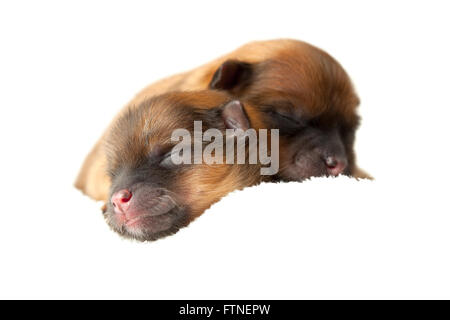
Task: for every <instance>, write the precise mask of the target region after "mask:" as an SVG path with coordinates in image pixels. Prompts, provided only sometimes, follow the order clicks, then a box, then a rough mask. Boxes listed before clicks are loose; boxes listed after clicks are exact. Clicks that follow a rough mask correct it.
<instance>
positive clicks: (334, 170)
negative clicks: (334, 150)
mask: <svg viewBox="0 0 450 320" xmlns="http://www.w3.org/2000/svg"><path fill="white" fill-rule="evenodd" d="M324 161H325V165H326V166H327V171H328V174H330V175H332V176H338V175H340V174H341V173H342V172H344V170H345V168H346V167H347V161H346V160H344V159H338V158H337V157H334V156H328V157H326V158H325V159H324Z"/></svg>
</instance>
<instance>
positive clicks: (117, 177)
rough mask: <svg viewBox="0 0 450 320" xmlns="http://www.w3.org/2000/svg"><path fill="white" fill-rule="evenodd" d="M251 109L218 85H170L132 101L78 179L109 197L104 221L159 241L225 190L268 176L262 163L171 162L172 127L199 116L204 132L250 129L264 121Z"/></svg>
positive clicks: (188, 126)
mask: <svg viewBox="0 0 450 320" xmlns="http://www.w3.org/2000/svg"><path fill="white" fill-rule="evenodd" d="M252 113H253V109H252V108H251V106H246V110H245V111H244V109H243V106H242V105H241V104H240V103H239V102H238V101H236V100H231V99H230V97H229V96H228V95H226V94H224V93H221V92H218V91H204V92H184V93H180V92H173V93H169V94H165V95H161V96H156V97H153V98H151V99H149V100H144V101H143V102H141V103H140V104H139V105H136V106H129V107H128V108H126V110H124V111H123V112H122V113H121V114H120V115H119V116H118V117H117V118H116V119H115V120H114V121H113V123H112V124H111V126H110V128H109V129H108V130H107V132H106V133H105V135H104V137H103V138H102V139H101V141H100V142H99V143H98V144H97V146H96V147H95V149H94V151H93V152H92V153H91V154H90V155H89V157H88V159H87V160H86V162H85V164H84V166H83V169H82V171H81V172H80V176H79V179H78V181H77V186H78V187H79V188H81V189H82V190H83V191H85V192H86V193H88V194H89V195H91V196H97V197H98V199H100V200H105V201H106V206H105V208H104V211H105V218H106V221H107V223H108V224H109V225H110V226H111V228H112V229H113V230H115V231H116V232H118V233H120V234H121V235H123V236H125V237H129V238H135V239H138V240H155V239H158V238H161V237H163V236H166V235H169V234H172V233H175V232H176V231H178V229H179V228H181V227H183V226H186V225H187V224H188V223H189V222H191V221H192V220H193V219H195V218H196V217H198V216H199V215H201V214H202V213H203V212H204V211H205V210H206V209H207V208H209V207H210V206H211V205H212V204H213V203H215V202H217V201H218V200H219V199H220V198H221V197H223V196H224V195H226V194H227V193H229V192H231V191H233V190H236V189H242V188H244V187H246V186H251V185H255V184H257V183H259V182H261V181H262V180H263V179H264V176H261V175H260V171H259V170H260V166H259V165H258V164H248V163H246V164H242V165H237V164H225V162H224V164H206V163H205V162H201V163H200V164H189V163H183V164H174V163H173V161H172V158H171V151H172V149H173V147H174V145H176V143H175V142H174V141H173V139H171V137H172V134H173V132H174V130H176V129H185V130H188V131H189V132H190V133H192V132H193V131H194V121H202V130H203V132H204V131H206V130H207V129H209V128H215V129H218V130H220V131H221V132H225V130H226V129H242V130H247V129H248V128H249V126H250V125H255V126H259V125H260V123H259V122H258V118H257V117H258V115H257V114H256V115H253V116H252V118H253V122H252V123H250V122H249V121H248V118H247V114H252ZM192 135H193V134H192ZM233 141H234V140H233ZM204 147H205V146H204V145H203V148H204ZM189 148H191V145H189ZM223 149H225V146H223ZM106 173H107V177H106V178H105V177H103V175H104V174H106ZM99 178H100V179H99ZM105 194H108V196H107V197H105Z"/></svg>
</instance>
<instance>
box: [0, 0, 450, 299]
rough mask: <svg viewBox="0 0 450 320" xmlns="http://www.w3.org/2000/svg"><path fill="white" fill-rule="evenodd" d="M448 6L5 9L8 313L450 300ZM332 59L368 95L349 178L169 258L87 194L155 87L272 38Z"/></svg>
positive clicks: (282, 200) (287, 199) (256, 201)
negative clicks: (110, 302) (184, 301)
mask: <svg viewBox="0 0 450 320" xmlns="http://www.w3.org/2000/svg"><path fill="white" fill-rule="evenodd" d="M448 30H450V23H449V8H448V6H447V5H446V1H441V2H438V1H422V2H416V1H404V2H402V1H395V2H394V1H386V2H382V1H377V2H371V3H369V2H365V1H364V2H363V1H354V2H349V1H330V2H323V1H314V4H311V2H308V3H301V2H300V1H280V0H278V1H273V2H266V1H257V2H256V1H255V2H250V1H205V2H196V1H180V2H171V1H161V2H160V3H157V2H156V1H145V2H135V1H122V2H116V1H76V2H67V1H29V2H24V1H2V2H1V4H0V107H1V113H0V134H1V140H0V141H1V151H0V152H1V160H0V161H1V170H2V172H1V174H0V188H1V190H0V194H1V196H2V201H1V205H0V207H1V210H0V226H1V228H0V298H211V299H212V298H450V275H449V270H450V257H449V252H450V251H449V249H450V248H449V246H450V233H449V230H450V218H449V214H450V210H449V204H448V197H449V191H448V190H449V186H448V184H449V167H450V153H449V143H448V137H449V129H448V127H449V125H448V119H449V115H450V112H449V107H450V106H449V75H450V73H449V71H450V68H449V66H450V63H449V57H450V47H449V40H448V39H449V32H448ZM279 37H290V38H296V39H302V40H305V41H308V42H310V43H312V44H314V45H317V46H319V47H321V48H323V49H325V50H326V51H328V52H329V53H331V54H332V55H333V56H334V57H335V58H337V60H338V61H340V62H341V63H342V65H343V66H344V67H345V68H346V70H347V71H348V73H349V74H350V76H351V77H352V79H353V81H354V83H355V86H356V88H357V91H358V93H359V95H360V97H361V101H362V104H361V107H360V113H361V115H362V118H363V122H362V126H361V129H360V131H359V133H358V138H357V154H358V158H359V163H360V165H361V166H362V167H363V168H365V169H366V170H368V171H369V172H370V173H371V174H373V175H374V176H375V177H376V178H377V180H376V181H375V182H367V181H366V182H356V181H354V180H351V179H347V178H338V179H314V180H312V181H308V182H305V183H290V184H276V185H275V184H273V185H264V186H259V187H255V188H250V189H247V190H245V191H242V192H235V193H233V194H231V195H230V196H228V197H226V198H225V199H224V200H223V201H221V202H220V203H218V204H217V205H215V206H214V207H213V208H211V209H210V210H209V211H208V212H206V213H205V214H204V215H203V216H202V217H201V218H199V219H198V220H197V221H195V222H194V223H192V224H191V225H190V226H189V227H188V228H185V229H183V230H182V231H180V232H179V233H178V234H176V235H175V236H172V237H169V238H167V239H164V240H160V241H157V242H154V243H137V242H133V241H128V240H123V239H121V238H120V237H119V236H117V235H116V234H115V233H113V232H111V231H110V230H109V229H108V227H107V225H106V224H105V222H104V221H103V218H102V215H101V213H100V209H99V207H100V204H99V203H95V202H93V201H91V200H90V199H88V198H87V197H84V196H82V195H81V194H80V193H79V192H78V191H76V190H75V189H74V188H73V187H72V183H73V181H74V179H75V176H76V174H77V171H78V169H79V166H80V165H81V162H82V160H83V159H84V157H85V155H86V153H87V152H88V151H89V149H90V147H91V146H92V145H93V143H94V142H95V140H96V139H97V138H98V137H99V136H100V134H101V133H102V131H103V129H104V128H105V127H106V126H107V124H108V123H109V121H110V120H111V119H112V117H113V115H114V114H115V113H116V112H117V111H118V110H119V109H120V108H121V107H122V106H123V105H124V104H126V103H127V102H128V101H129V100H130V99H131V98H132V97H133V95H134V94H135V93H136V92H137V91H139V90H140V89H142V88H143V87H144V86H146V85H147V84H149V83H151V82H153V81H155V80H157V79H159V78H161V77H163V76H167V75H171V74H173V73H177V72H180V71H184V70H187V69H190V68H193V67H196V66H198V65H200V64H202V63H205V62H207V61H209V60H211V59H213V58H215V57H217V56H219V55H221V54H224V53H226V52H229V51H231V50H233V49H235V48H236V47H237V46H239V45H241V44H243V43H245V42H248V41H251V40H258V39H272V38H279Z"/></svg>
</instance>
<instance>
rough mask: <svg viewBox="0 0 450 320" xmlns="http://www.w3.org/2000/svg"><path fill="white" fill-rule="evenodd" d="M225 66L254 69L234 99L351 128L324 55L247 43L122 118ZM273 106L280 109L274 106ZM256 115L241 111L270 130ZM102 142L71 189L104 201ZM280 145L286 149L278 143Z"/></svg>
mask: <svg viewBox="0 0 450 320" xmlns="http://www.w3.org/2000/svg"><path fill="white" fill-rule="evenodd" d="M227 60H238V61H244V62H246V63H250V64H254V66H255V75H256V77H257V78H256V79H253V80H254V83H255V85H250V86H247V87H245V88H237V89H235V90H232V91H231V93H232V94H233V95H235V96H237V97H238V98H240V99H242V100H244V101H248V102H250V103H251V104H252V105H255V106H261V107H264V106H265V105H267V104H272V103H274V105H273V106H274V107H275V108H276V109H277V110H278V111H282V112H290V113H292V114H296V115H298V116H299V117H300V116H301V117H305V116H307V117H316V116H318V115H327V116H328V119H327V117H323V119H322V121H324V122H326V121H329V118H330V117H331V118H333V117H339V118H341V119H342V121H344V122H345V123H347V124H348V125H350V126H356V123H357V121H358V117H357V115H356V108H357V106H358V104H359V99H358V97H357V95H356V94H355V92H354V89H353V86H352V84H351V81H350V79H349V77H348V76H347V74H346V73H345V71H344V70H343V69H342V67H341V66H340V65H339V64H338V63H337V62H336V61H335V60H334V59H333V58H331V57H330V56H329V55H328V54H327V53H325V52H324V51H322V50H320V49H318V48H316V47H313V46H311V45H309V44H307V43H304V42H301V41H297V40H289V39H282V40H269V41H260V42H252V43H249V44H246V45H244V46H242V47H240V48H238V49H237V50H235V51H233V52H231V53H229V54H227V55H224V56H222V57H220V58H218V59H216V60H214V61H212V62H210V63H207V64H205V65H203V66H201V67H198V68H196V69H193V70H191V71H188V72H184V73H181V74H177V75H174V76H171V77H168V78H166V79H163V80H160V81H158V82H156V83H154V84H152V85H150V86H148V87H147V88H145V89H144V90H142V91H141V92H140V93H139V94H137V96H136V97H135V98H134V99H133V100H132V101H131V102H130V104H129V105H128V106H126V107H125V108H124V110H123V111H122V113H123V112H126V110H127V109H130V108H134V107H135V106H137V105H139V104H141V103H142V102H143V101H145V100H146V99H148V98H150V97H152V96H155V95H157V94H161V93H165V92H171V91H180V90H185V91H195V90H202V89H205V88H207V87H208V85H209V84H210V82H211V79H212V78H213V75H214V74H215V72H216V71H217V69H218V68H219V67H220V66H221V65H222V64H223V63H224V62H225V61H227ZM279 101H284V103H283V104H277V103H278V102H279ZM286 101H287V102H289V103H285V102H286ZM261 110H262V109H261V108H257V107H255V108H246V112H247V114H248V116H249V118H250V120H251V121H252V125H253V126H254V127H255V128H263V127H270V123H268V122H267V121H265V120H264V119H263V115H262V112H261ZM103 139H104V137H103V138H102V139H101V140H100V141H99V142H98V143H97V144H96V146H95V147H94V150H93V151H91V153H90V154H89V156H88V157H87V159H86V161H85V163H84V165H83V167H82V169H81V171H80V174H79V176H78V178H77V180H76V183H75V185H76V187H77V188H79V189H80V190H82V191H83V192H84V193H85V194H87V195H89V196H90V197H92V198H94V199H97V200H103V201H106V200H107V194H108V192H107V190H108V189H109V185H110V181H109V179H108V177H107V176H106V172H105V163H106V159H105V152H104V150H103ZM283 145H288V143H287V142H286V141H283V137H281V146H283ZM283 154H284V153H283V150H281V152H280V155H281V159H280V161H281V166H282V167H283V163H286V162H288V161H289V160H290V159H283ZM352 157H354V156H353V155H352ZM351 171H352V172H351V174H352V175H353V176H355V177H362V178H369V177H370V176H369V175H368V174H366V173H365V172H364V171H363V170H361V169H359V168H358V167H357V166H356V165H355V166H354V167H353V168H351Z"/></svg>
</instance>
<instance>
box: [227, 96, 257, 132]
mask: <svg viewBox="0 0 450 320" xmlns="http://www.w3.org/2000/svg"><path fill="white" fill-rule="evenodd" d="M222 119H223V122H224V123H225V127H226V128H227V129H242V130H244V131H245V130H247V129H248V128H250V123H249V121H248V117H247V115H246V114H245V111H244V108H243V107H242V103H241V102H240V101H239V100H233V101H230V102H228V103H227V104H226V105H225V106H223V109H222Z"/></svg>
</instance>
